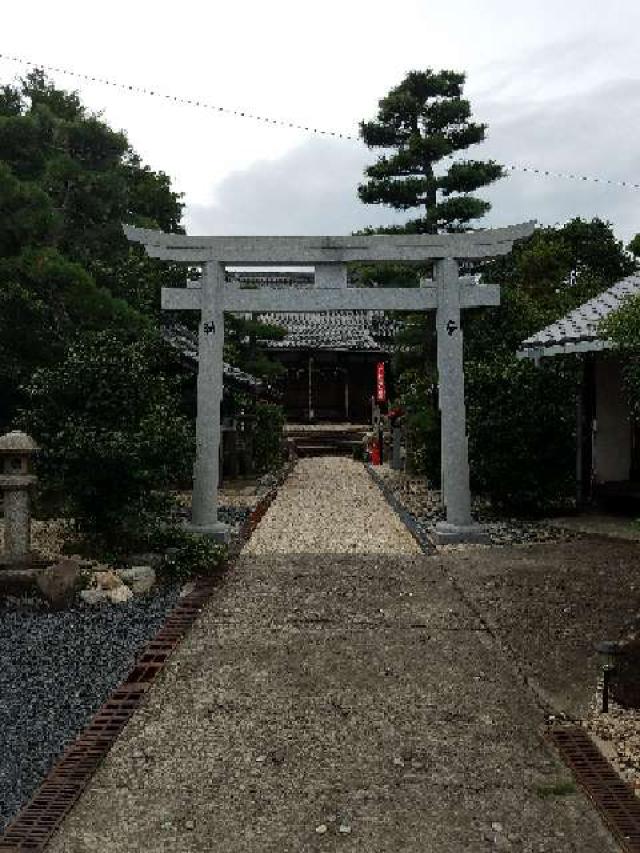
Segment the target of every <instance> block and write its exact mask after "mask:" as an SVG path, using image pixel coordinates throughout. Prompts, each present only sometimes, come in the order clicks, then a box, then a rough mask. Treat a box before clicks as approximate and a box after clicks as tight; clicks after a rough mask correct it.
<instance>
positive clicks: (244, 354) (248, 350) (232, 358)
mask: <svg viewBox="0 0 640 853" xmlns="http://www.w3.org/2000/svg"><path fill="white" fill-rule="evenodd" d="M224 330H225V343H224V354H225V359H226V361H228V362H230V363H231V364H233V365H235V366H236V367H239V368H240V369H241V370H244V371H245V372H246V373H250V374H251V375H252V376H256V377H257V378H259V379H266V380H271V379H275V378H276V377H277V376H280V375H282V374H283V373H285V372H286V371H285V368H284V367H283V366H282V365H281V364H280V363H279V362H277V361H274V360H273V359H270V358H269V357H268V355H267V354H266V353H265V351H264V349H263V348H261V347H260V344H262V343H264V342H265V341H280V340H282V339H283V338H284V336H285V330H284V329H283V328H282V327H281V326H274V325H271V324H268V323H260V322H259V321H258V320H255V319H254V318H253V317H252V318H251V319H249V320H247V319H245V318H244V317H238V316H234V315H233V314H225V318H224Z"/></svg>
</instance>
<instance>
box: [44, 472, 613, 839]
mask: <svg viewBox="0 0 640 853" xmlns="http://www.w3.org/2000/svg"><path fill="white" fill-rule="evenodd" d="M327 477H328V478H329V479H327ZM363 477H364V478H365V479H363ZM372 489H374V490H375V491H372ZM372 515H373V517H374V518H375V521H376V528H374V529H371V528H370V518H371V516H372ZM395 518H396V516H394V514H393V513H392V511H391V509H390V508H389V507H388V506H387V505H386V503H385V502H384V499H383V497H382V495H381V494H380V492H379V490H378V489H377V487H376V486H374V485H373V483H372V482H371V480H370V479H369V478H368V475H367V474H366V472H365V471H364V470H363V468H362V466H361V465H360V466H357V465H355V464H351V462H350V461H349V460H344V459H343V460H324V459H323V460H317V459H309V460H303V461H302V462H301V463H300V464H299V466H298V468H297V469H296V474H295V475H294V476H293V477H292V478H291V479H290V480H289V481H287V483H285V485H284V487H283V489H282V490H281V491H280V493H279V495H278V497H277V499H276V501H275V502H274V504H273V505H272V508H271V509H270V510H269V512H268V513H267V515H266V516H265V518H264V519H263V521H262V522H261V524H260V526H259V528H258V531H257V533H256V535H255V538H254V539H252V540H251V541H250V543H249V544H248V546H247V547H246V548H245V549H244V551H243V553H242V555H241V557H240V559H239V560H238V562H237V564H236V566H235V568H234V571H233V572H231V573H230V574H229V575H228V576H227V577H226V578H225V582H224V583H223V584H222V585H221V586H220V587H219V588H218V590H217V592H216V594H215V596H214V597H213V598H212V599H211V601H210V602H209V604H208V605H207V607H206V608H205V610H204V612H203V614H202V615H201V617H200V618H199V620H198V621H197V622H196V624H195V625H194V627H193V629H192V631H191V632H190V634H189V635H188V636H187V637H186V638H185V641H184V642H183V643H182V645H181V646H180V648H179V649H178V650H177V652H176V654H175V655H174V656H173V657H172V658H171V660H170V662H169V665H168V667H167V669H166V670H165V672H164V674H163V676H161V678H160V679H159V680H158V681H156V682H155V683H154V685H153V686H152V687H151V689H150V691H149V694H148V696H147V701H146V702H145V704H144V706H143V707H142V708H141V709H140V711H139V712H138V713H137V714H136V715H135V716H134V717H133V719H132V720H131V722H130V723H129V725H128V726H127V728H126V729H125V731H124V733H123V735H122V736H121V738H120V739H119V740H118V741H117V742H116V744H115V746H114V748H113V749H112V751H111V752H110V753H109V755H108V756H107V758H106V760H105V762H104V763H103V765H102V766H101V767H100V768H99V770H98V772H97V774H96V776H95V777H94V779H93V781H92V782H91V784H90V785H89V787H88V788H87V790H86V791H85V792H84V794H83V796H82V797H81V799H80V800H79V802H78V804H77V805H76V807H75V808H74V810H73V811H72V813H71V814H70V816H69V817H68V819H67V820H66V822H65V823H64V825H63V826H62V828H61V830H60V831H59V832H58V833H57V835H56V836H55V837H54V839H53V840H52V843H51V845H50V847H49V853H93V851H96V850H99V851H101V853H130V851H132V850H135V851H138V853H147V851H148V853H151V852H152V851H153V853H156V851H159V850H166V851H180V853H209V851H211V850H216V851H217V853H226V851H229V853H237V851H243V853H254V852H255V853H265V851H274V853H275V851H277V853H307V851H309V853H312V851H313V853H315V851H319V853H320V851H329V850H331V851H333V850H338V849H339V850H341V851H345V853H347V851H348V853H361V851H367V852H368V853H369V851H370V853H394V851H397V853H426V851H437V853H461V851H470V853H485V852H486V853H489V851H495V850H503V851H504V850H507V851H514V853H516V851H517V853H560V851H562V853H613V851H615V850H616V845H615V844H613V842H612V840H611V838H610V836H609V835H608V833H607V832H606V830H605V829H604V828H603V826H602V824H601V823H600V821H599V819H598V817H597V816H596V814H595V812H594V811H593V809H592V808H591V806H590V805H589V803H588V802H587V800H586V798H584V797H583V796H582V795H581V794H579V793H570V794H567V795H564V796H545V797H543V796H542V795H541V794H540V791H549V790H551V789H554V788H557V787H558V786H560V785H562V783H565V782H566V781H567V778H568V774H567V772H566V770H565V769H564V767H563V766H562V765H560V764H559V762H558V761H557V759H556V758H555V757H554V755H553V753H552V752H551V751H550V750H548V749H547V747H546V746H545V745H544V743H543V742H542V740H541V738H540V735H539V732H540V727H541V725H542V723H543V715H542V713H541V711H540V710H539V709H538V708H537V707H536V705H535V703H534V702H533V701H532V697H531V695H530V693H529V692H528V691H527V690H526V689H525V688H524V687H523V686H522V685H521V684H520V683H519V682H518V680H517V679H515V678H514V677H513V674H512V671H511V670H510V669H509V667H508V666H505V665H504V661H503V660H502V659H501V654H500V651H499V649H498V648H497V647H496V645H495V643H494V641H493V639H492V638H491V636H490V634H489V633H488V632H487V631H486V630H485V629H484V626H483V625H482V623H481V621H480V620H479V619H478V618H477V616H476V615H475V613H474V612H473V609H472V608H471V607H470V606H468V605H467V604H466V603H465V601H464V600H463V598H462V597H461V595H460V593H459V591H458V590H457V589H456V587H455V585H454V584H453V583H452V582H451V581H450V580H449V579H448V577H447V575H446V573H445V572H443V571H442V567H441V566H440V563H439V560H440V559H441V558H438V557H428V556H425V555H423V554H421V553H418V552H417V551H418V549H417V546H416V545H415V543H414V541H413V539H412V538H411V537H410V536H409V534H408V533H406V532H405V533H404V535H400V533H401V532H402V531H399V529H398V528H397V527H396V524H395V521H394V519H395ZM375 529H379V531H380V534H381V540H382V542H383V543H384V544H383V547H384V548H386V549H387V553H376V552H374V553H356V554H354V553H337V552H336V550H334V549H337V548H340V547H344V543H345V542H348V543H352V541H353V540H355V545H356V550H357V548H358V547H363V543H364V547H365V548H369V549H371V548H375V547H376V544H377V540H376V539H375V535H374V530H375ZM311 547H314V548H315V547H317V548H318V551H317V553H304V550H305V549H307V550H308V549H309V548H311ZM392 548H393V549H395V551H394V552H391V549H392ZM413 549H415V550H413ZM280 551H282V553H280ZM451 556H453V555H451Z"/></svg>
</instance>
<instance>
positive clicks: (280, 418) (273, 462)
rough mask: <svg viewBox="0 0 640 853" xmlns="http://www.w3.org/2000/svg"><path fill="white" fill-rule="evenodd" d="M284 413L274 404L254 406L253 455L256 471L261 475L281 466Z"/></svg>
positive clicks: (260, 403)
mask: <svg viewBox="0 0 640 853" xmlns="http://www.w3.org/2000/svg"><path fill="white" fill-rule="evenodd" d="M283 431H284V412H283V410H282V407H281V406H277V405H275V404H274V403H263V402H258V403H257V404H256V413H255V427H254V434H253V453H254V464H255V467H256V471H257V472H258V473H259V474H263V473H265V472H267V471H274V470H277V469H278V468H279V467H280V465H281V464H282V436H283Z"/></svg>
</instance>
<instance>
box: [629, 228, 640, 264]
mask: <svg viewBox="0 0 640 853" xmlns="http://www.w3.org/2000/svg"><path fill="white" fill-rule="evenodd" d="M627 249H628V250H629V251H630V252H631V254H632V255H633V256H634V257H635V258H640V234H636V235H635V237H632V238H631V240H629V243H628V245H627Z"/></svg>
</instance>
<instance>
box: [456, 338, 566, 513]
mask: <svg viewBox="0 0 640 853" xmlns="http://www.w3.org/2000/svg"><path fill="white" fill-rule="evenodd" d="M465 370H466V386H467V388H466V391H467V393H466V399H467V426H468V433H469V457H470V465H471V477H472V485H473V487H474V490H476V491H479V492H482V493H484V494H486V495H488V496H489V497H490V498H491V500H492V502H493V503H494V505H496V506H498V507H501V508H506V509H508V510H513V511H516V512H542V511H544V510H545V509H548V508H553V507H554V506H558V505H562V504H563V503H564V504H566V503H567V502H568V501H569V500H570V499H571V498H572V497H573V493H574V489H575V468H574V466H575V433H574V430H575V389H576V374H575V364H574V363H573V362H571V361H567V360H563V359H562V358H560V357H557V358H554V359H550V360H549V363H544V362H543V364H542V365H541V366H540V367H536V366H535V365H534V364H532V363H531V362H530V361H518V360H517V359H516V358H515V357H513V356H510V355H503V354H501V355H500V356H498V357H496V358H494V359H493V360H491V361H483V362H470V363H467V365H466V366H465Z"/></svg>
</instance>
